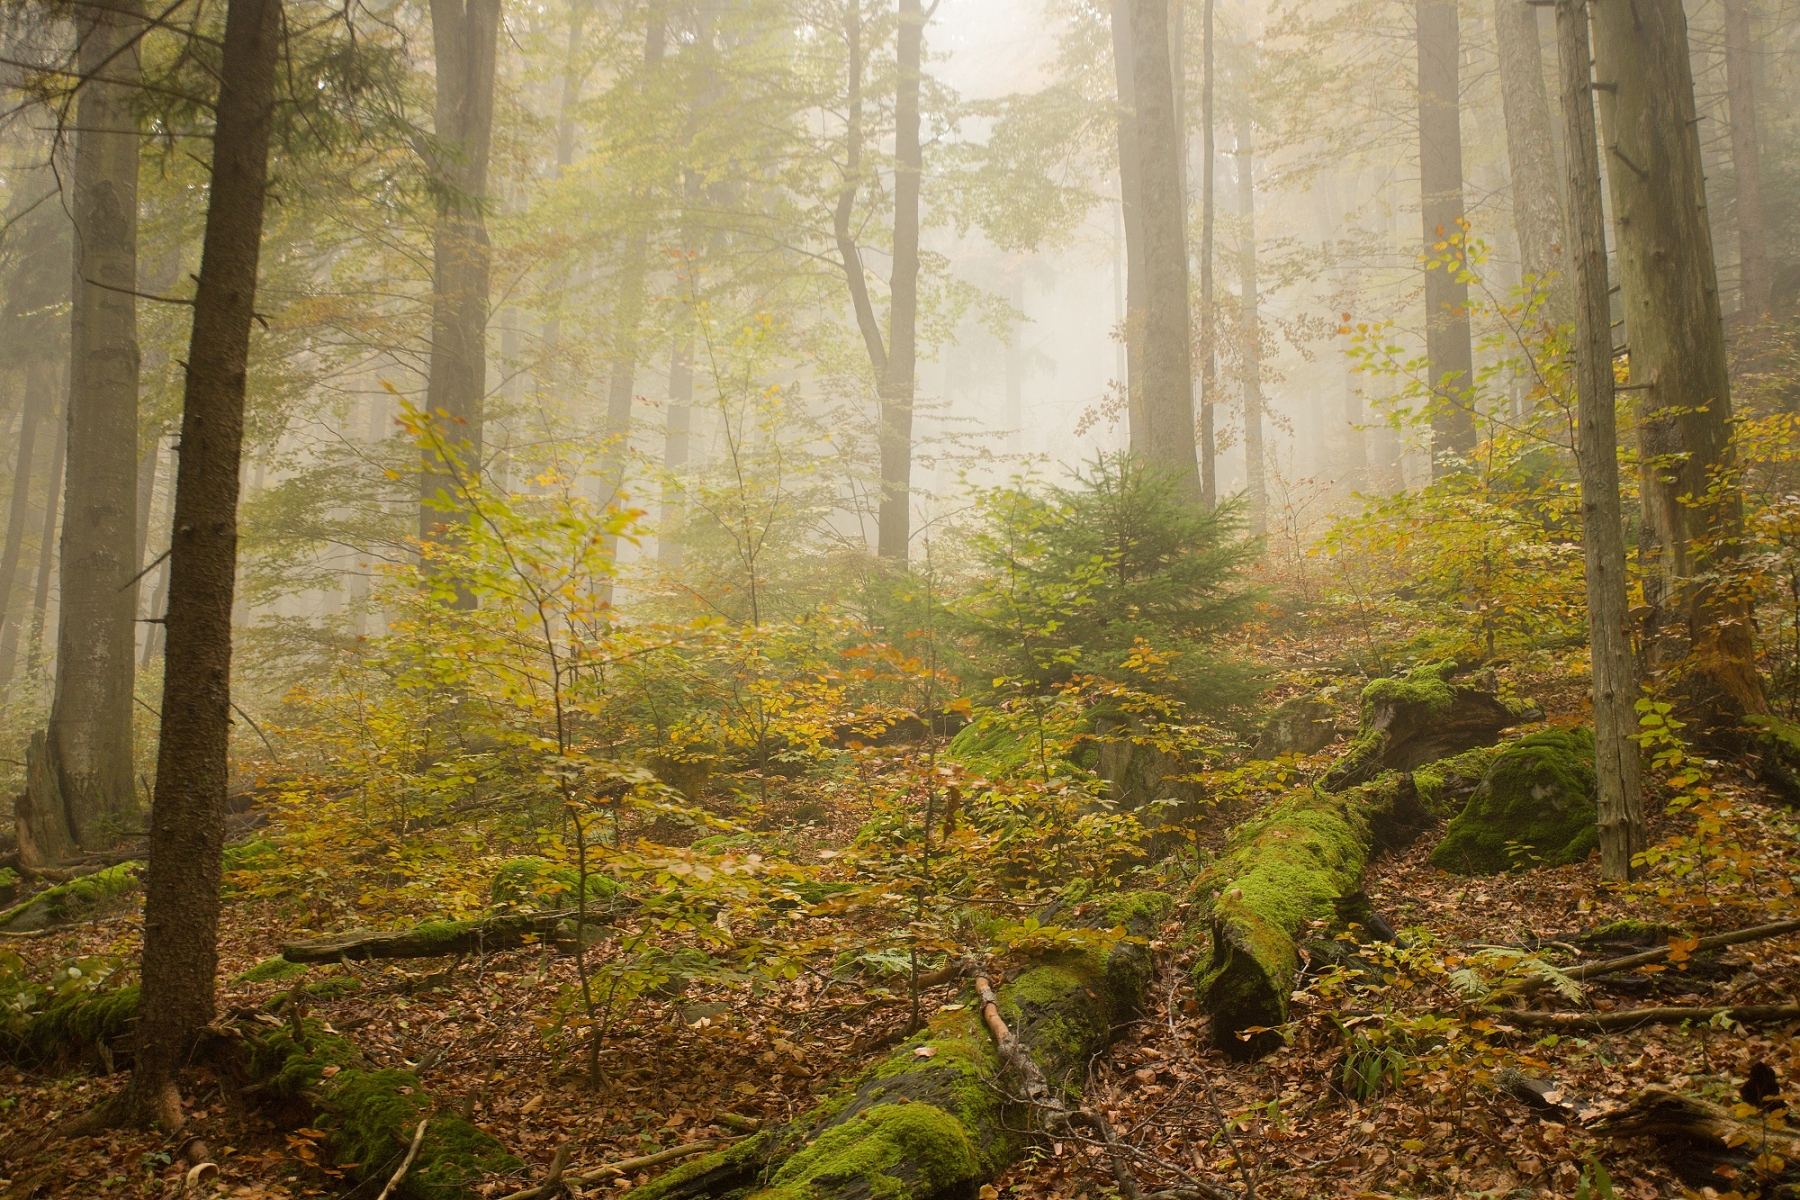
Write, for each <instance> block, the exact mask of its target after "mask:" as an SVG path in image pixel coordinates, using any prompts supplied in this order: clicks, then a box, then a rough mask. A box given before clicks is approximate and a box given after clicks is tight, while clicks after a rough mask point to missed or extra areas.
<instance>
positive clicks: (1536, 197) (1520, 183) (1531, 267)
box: [1494, 0, 1572, 324]
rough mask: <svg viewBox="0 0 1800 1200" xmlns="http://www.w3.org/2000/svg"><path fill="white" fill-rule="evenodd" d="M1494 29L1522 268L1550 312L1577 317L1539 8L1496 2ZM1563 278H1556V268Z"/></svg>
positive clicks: (1520, 0)
mask: <svg viewBox="0 0 1800 1200" xmlns="http://www.w3.org/2000/svg"><path fill="white" fill-rule="evenodd" d="M1494 28H1495V30H1496V32H1497V33H1498V35H1499V42H1500V99H1501V104H1502V107H1503V108H1504V110H1505V114H1506V160H1507V165H1508V167H1509V168H1510V174H1511V176H1512V179H1511V183H1512V210H1513V229H1514V230H1515V231H1516V232H1517V233H1518V235H1519V265H1520V267H1521V268H1522V270H1523V271H1524V273H1525V275H1526V276H1527V277H1535V278H1536V279H1537V280H1539V281H1540V284H1539V286H1540V287H1542V288H1545V289H1546V290H1547V293H1548V294H1547V295H1546V297H1545V299H1546V301H1547V312H1546V315H1547V316H1548V317H1549V318H1550V320H1552V321H1554V322H1556V323H1557V324H1561V323H1563V322H1565V321H1567V320H1569V319H1570V315H1571V311H1572V310H1571V309H1570V302H1571V301H1570V287H1569V281H1568V279H1567V278H1566V276H1567V270H1568V269H1567V267H1566V265H1565V264H1566V262H1567V257H1566V256H1564V255H1559V254H1558V253H1557V251H1558V248H1559V247H1561V246H1562V244H1563V239H1564V222H1563V211H1562V195H1561V189H1559V188H1558V187H1557V183H1556V150H1555V139H1554V138H1553V137H1552V136H1551V132H1550V130H1551V125H1550V97H1549V93H1548V91H1547V90H1546V89H1545V87H1544V57H1543V47H1542V44H1541V43H1540V41H1539V40H1538V20H1537V10H1536V9H1535V8H1533V7H1532V6H1531V5H1529V4H1527V3H1526V2H1525V0H1494ZM1552 272H1556V273H1557V274H1556V277H1555V278H1554V279H1552V278H1551V273H1552Z"/></svg>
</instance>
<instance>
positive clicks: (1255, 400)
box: [1237, 120, 1269, 534]
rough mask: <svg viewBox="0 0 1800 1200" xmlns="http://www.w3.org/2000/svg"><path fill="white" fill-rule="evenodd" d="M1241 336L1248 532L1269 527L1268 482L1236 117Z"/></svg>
mask: <svg viewBox="0 0 1800 1200" xmlns="http://www.w3.org/2000/svg"><path fill="white" fill-rule="evenodd" d="M1237 132H1238V147H1237V193H1238V218H1239V219H1240V220H1241V221H1242V222H1243V225H1244V231H1243V233H1242V234H1240V235H1239V238H1238V287H1239V298H1238V319H1239V331H1238V338H1239V340H1240V341H1242V342H1243V358H1244V378H1243V381H1242V382H1243V398H1244V492H1245V497H1246V499H1247V500H1248V501H1249V504H1250V532H1251V533H1257V534H1261V533H1267V532H1268V531H1269V487H1268V482H1267V480H1266V478H1265V471H1266V466H1267V451H1266V450H1265V449H1264V446H1263V395H1262V323H1261V320H1260V317H1259V315H1258V313H1257V287H1256V158H1255V155H1256V150H1255V147H1254V146H1253V145H1252V143H1251V130H1250V123H1249V121H1248V120H1243V121H1240V122H1239V123H1238V127H1237Z"/></svg>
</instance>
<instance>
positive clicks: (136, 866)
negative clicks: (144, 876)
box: [0, 862, 144, 933]
mask: <svg viewBox="0 0 1800 1200" xmlns="http://www.w3.org/2000/svg"><path fill="white" fill-rule="evenodd" d="M143 865H144V864H143V863H141V862H123V863H117V864H115V865H113V866H110V867H102V868H100V869H98V870H94V871H88V872H85V873H83V874H80V875H77V876H75V877H73V878H71V879H68V880H65V881H64V882H62V883H59V884H57V885H56V886H55V887H51V888H46V889H45V890H43V891H41V892H39V893H37V895H35V896H32V897H30V898H29V899H27V900H24V901H22V902H20V903H18V904H15V905H13V906H12V907H11V908H9V909H7V910H6V911H4V912H0V930H4V931H5V932H8V933H35V932H37V931H38V930H42V929H50V928H53V927H55V926H58V925H67V924H70V923H72V922H74V921H77V920H80V919H81V918H82V917H84V916H86V915H87V914H89V913H91V912H93V911H94V910H95V909H97V908H99V907H100V906H101V905H104V904H107V903H109V902H110V901H113V900H116V899H118V898H119V897H120V896H124V895H126V894H128V893H130V892H133V891H135V890H137V886H138V871H139V870H140V869H141V868H142V867H143Z"/></svg>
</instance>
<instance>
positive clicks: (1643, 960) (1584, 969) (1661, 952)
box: [1488, 920, 1800, 1000]
mask: <svg viewBox="0 0 1800 1200" xmlns="http://www.w3.org/2000/svg"><path fill="white" fill-rule="evenodd" d="M1787 933H1800V920H1793V921H1773V922H1771V923H1769V924H1767V925H1752V926H1750V927H1748V928H1746V929H1734V930H1732V931H1731V932H1729V933H1717V934H1714V935H1713V936H1711V937H1703V938H1701V939H1699V940H1698V941H1697V942H1695V943H1694V944H1693V945H1692V946H1690V947H1687V952H1688V953H1689V954H1703V953H1705V952H1706V951H1708V950H1722V949H1724V948H1725V947H1726V946H1741V945H1743V944H1744V943H1746V942H1760V941H1764V940H1765V939H1768V938H1772V937H1780V936H1782V935H1783V934H1787ZM1673 950H1674V947H1673V946H1672V945H1666V946H1656V947H1654V948H1652V949H1649V950H1645V951H1643V952H1642V953H1639V954H1627V955H1625V956H1624V957H1623V958H1609V959H1607V960H1605V961H1604V962H1597V963H1588V964H1587V965H1585V966H1578V967H1570V968H1569V969H1568V970H1566V971H1563V972H1562V974H1563V977H1564V978H1566V979H1573V980H1574V981H1575V982H1577V983H1580V982H1582V981H1583V980H1588V979H1598V978H1599V977H1600V976H1602V975H1616V974H1618V973H1619V972H1620V971H1633V970H1636V969H1637V968H1639V967H1647V966H1650V965H1652V964H1654V963H1659V962H1661V961H1662V960H1663V959H1665V958H1667V957H1669V954H1670V953H1671V952H1672V951H1673ZM1550 983H1551V980H1550V979H1549V978H1548V977H1547V976H1541V975H1534V976H1532V977H1531V978H1530V979H1522V980H1520V981H1519V982H1517V983H1510V984H1507V985H1506V986H1505V987H1499V988H1495V989H1494V990H1493V992H1491V993H1490V994H1489V996H1488V999H1490V1000H1505V999H1511V998H1513V997H1515V996H1529V995H1531V994H1532V993H1534V992H1540V991H1542V990H1544V989H1545V988H1547V987H1549V986H1550Z"/></svg>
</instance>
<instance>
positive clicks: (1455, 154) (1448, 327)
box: [1418, 0, 1475, 478]
mask: <svg viewBox="0 0 1800 1200" xmlns="http://www.w3.org/2000/svg"><path fill="white" fill-rule="evenodd" d="M1418 24H1419V191H1420V200H1421V213H1422V215H1423V218H1424V225H1425V256H1426V257H1427V258H1428V259H1432V260H1434V261H1435V260H1442V259H1444V258H1446V257H1447V256H1448V257H1450V258H1451V261H1450V262H1449V263H1446V264H1442V265H1438V266H1434V267H1432V268H1430V269H1429V270H1427V271H1426V272H1425V357H1426V360H1427V362H1428V364H1429V366H1428V368H1427V369H1428V370H1429V371H1430V374H1431V379H1430V384H1431V397H1432V416H1431V473H1432V476H1433V478H1436V477H1437V476H1438V475H1440V474H1442V473H1443V471H1444V470H1445V468H1446V466H1447V465H1450V464H1451V463H1452V462H1453V460H1455V459H1456V458H1459V457H1461V456H1463V455H1466V454H1469V453H1471V452H1472V451H1473V450H1474V449H1475V414H1474V411H1473V407H1472V400H1471V399H1470V396H1471V392H1470V389H1471V388H1472V387H1473V386H1474V383H1475V351H1474V345H1473V343H1472V342H1471V340H1470V334H1469V285H1468V284H1467V283H1466V282H1464V281H1463V279H1462V274H1461V267H1462V246H1463V237H1464V233H1465V230H1464V227H1463V170H1462V124H1461V113H1462V94H1461V84H1460V78H1461V70H1460V68H1461V61H1462V42H1461V38H1460V35H1459V33H1458V25H1457V16H1456V0H1418Z"/></svg>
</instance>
